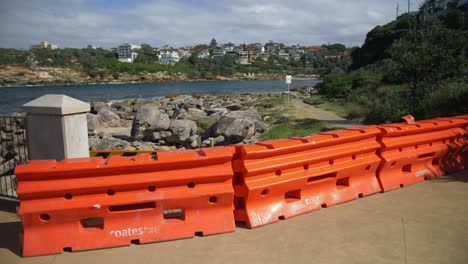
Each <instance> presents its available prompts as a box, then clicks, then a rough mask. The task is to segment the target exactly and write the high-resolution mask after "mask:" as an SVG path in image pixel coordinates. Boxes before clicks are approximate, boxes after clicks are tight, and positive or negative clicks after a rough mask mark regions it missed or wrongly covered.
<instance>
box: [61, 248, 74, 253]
mask: <svg viewBox="0 0 468 264" xmlns="http://www.w3.org/2000/svg"><path fill="white" fill-rule="evenodd" d="M63 252H70V253H71V252H73V251H72V248H71V247H64V248H63Z"/></svg>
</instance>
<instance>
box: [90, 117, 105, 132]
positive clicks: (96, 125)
mask: <svg viewBox="0 0 468 264" xmlns="http://www.w3.org/2000/svg"><path fill="white" fill-rule="evenodd" d="M86 119H87V121H88V131H96V130H99V129H101V128H104V127H105V125H104V124H103V123H102V121H101V119H100V118H99V116H98V115H93V114H91V113H87V114H86Z"/></svg>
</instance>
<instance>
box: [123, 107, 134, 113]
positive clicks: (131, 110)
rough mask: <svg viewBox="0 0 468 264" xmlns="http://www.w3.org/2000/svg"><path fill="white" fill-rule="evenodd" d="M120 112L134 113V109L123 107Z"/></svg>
mask: <svg viewBox="0 0 468 264" xmlns="http://www.w3.org/2000/svg"><path fill="white" fill-rule="evenodd" d="M120 110H121V111H122V112H125V113H132V112H133V110H134V108H133V107H130V106H123V107H122V108H120Z"/></svg>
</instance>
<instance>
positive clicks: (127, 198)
mask: <svg viewBox="0 0 468 264" xmlns="http://www.w3.org/2000/svg"><path fill="white" fill-rule="evenodd" d="M233 154H234V148H233V147H216V148H207V149H201V150H200V151H193V150H190V151H174V152H162V153H158V155H157V156H151V155H149V154H143V155H138V156H134V157H117V156H115V157H111V158H109V159H107V160H105V159H103V158H101V157H99V158H98V157H96V158H85V159H69V160H64V161H62V162H56V161H53V160H41V161H39V160H37V161H32V162H30V163H28V164H26V165H20V166H18V167H17V168H16V175H17V177H18V180H19V185H18V189H17V193H18V195H19V197H20V199H21V205H20V209H19V212H18V214H19V216H20V218H21V221H22V223H23V226H24V235H23V254H24V256H34V255H44V254H54V253H60V252H62V251H80V250H87V249H95V248H104V247H115V246H123V245H129V244H130V243H148V242H155V241H162V240H171V239H179V238H188V237H193V236H194V235H212V234H219V233H225V232H232V231H234V230H235V224H234V217H233V213H232V212H233V209H234V208H233V204H232V201H233V188H232V174H233V172H232V167H231V161H232V157H233Z"/></svg>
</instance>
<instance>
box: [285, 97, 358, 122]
mask: <svg viewBox="0 0 468 264" xmlns="http://www.w3.org/2000/svg"><path fill="white" fill-rule="evenodd" d="M292 104H293V106H294V108H295V112H296V113H295V116H296V117H297V118H311V119H316V120H320V121H322V122H324V123H327V124H330V125H336V126H340V127H352V126H360V125H362V124H359V123H357V122H355V121H352V120H347V119H344V118H342V117H340V116H338V115H337V114H335V113H333V112H330V111H325V110H322V109H320V108H317V107H315V106H313V105H309V104H306V103H304V102H303V101H302V100H301V99H292Z"/></svg>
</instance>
